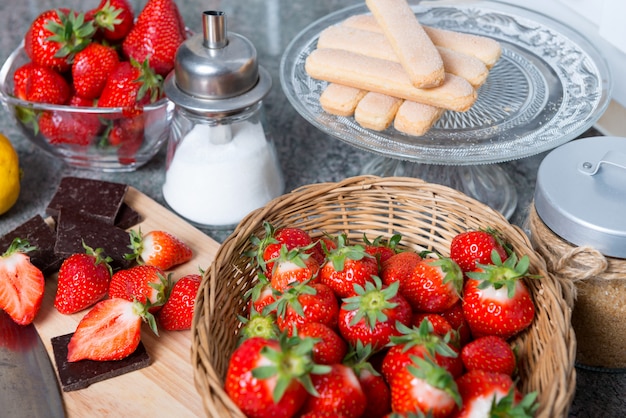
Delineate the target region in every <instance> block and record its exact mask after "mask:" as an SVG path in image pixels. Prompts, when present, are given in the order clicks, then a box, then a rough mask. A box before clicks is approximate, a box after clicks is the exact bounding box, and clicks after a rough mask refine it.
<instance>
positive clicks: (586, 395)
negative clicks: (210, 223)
mask: <svg viewBox="0 0 626 418" xmlns="http://www.w3.org/2000/svg"><path fill="white" fill-rule="evenodd" d="M97 3H98V1H97V0H63V1H61V0H21V1H2V2H0V61H4V60H5V59H6V58H7V56H8V55H9V54H10V52H11V51H12V50H13V49H14V48H16V47H17V46H18V44H19V42H20V41H21V38H22V36H23V35H24V33H25V32H26V29H27V28H28V25H29V23H30V22H31V21H32V20H33V19H34V18H35V17H36V16H37V15H38V14H39V13H41V12H42V11H43V10H46V9H51V8H55V7H61V6H69V7H77V8H82V9H83V10H84V9H88V8H91V7H94V6H96V5H97ZM131 3H132V4H133V6H134V7H135V9H136V10H139V9H140V8H141V7H142V6H143V4H145V0H134V1H131ZM357 3H359V2H356V1H352V0H318V1H294V0H282V1H279V0H246V1H226V0H224V1H217V0H184V1H183V0H180V1H178V4H179V7H180V9H181V13H182V14H183V17H184V19H185V21H186V23H187V25H188V26H189V27H190V28H191V29H192V30H194V31H198V30H199V29H200V22H201V21H200V14H201V12H202V11H203V10H222V11H224V12H226V13H227V14H228V30H230V31H233V32H237V33H239V34H241V35H244V36H246V37H247V38H248V39H250V40H251V41H253V42H254V44H255V46H256V48H257V51H258V54H259V62H260V63H261V65H263V66H264V67H265V68H266V69H267V70H269V72H270V73H271V75H272V79H273V87H272V90H271V92H270V94H269V95H268V97H267V98H266V100H265V101H264V103H265V110H266V116H267V119H268V121H269V123H270V129H271V131H272V133H273V137H274V141H275V144H276V148H277V151H278V156H279V159H280V163H281V166H282V170H283V173H284V175H285V182H286V190H287V191H290V190H293V189H295V188H297V187H299V186H302V185H305V184H310V183H318V182H327V181H338V180H341V179H344V178H346V177H350V176H355V175H359V174H361V173H362V168H363V166H364V165H365V164H366V163H368V162H369V161H371V160H372V158H374V157H375V156H374V155H373V154H371V153H369V152H367V151H362V150H359V149H356V148H354V147H352V146H350V145H347V144H345V143H343V142H341V141H339V140H337V139H335V138H333V137H330V136H328V135H326V134H323V133H322V132H320V131H318V130H317V129H316V128H314V127H313V126H312V125H310V124H309V123H308V122H306V121H305V120H304V119H303V118H302V117H301V116H300V115H298V114H297V113H296V111H295V110H294V109H293V108H292V107H291V105H290V103H289V102H288V100H287V99H286V97H285V95H284V94H283V92H282V90H281V87H280V78H279V64H280V58H281V55H282V52H283V51H284V49H285V47H286V46H287V44H288V43H289V41H290V40H291V39H292V38H293V37H294V36H295V35H297V34H298V33H299V32H300V31H301V30H302V29H304V28H305V27H306V26H308V25H309V24H310V23H312V22H313V21H315V20H317V19H319V18H321V17H323V16H325V15H326V14H328V13H331V12H334V11H336V10H339V9H342V8H344V7H347V6H351V5H353V4H357ZM0 131H1V132H3V133H4V134H5V135H7V136H8V137H9V138H10V139H11V141H12V142H13V144H14V146H15V148H16V149H17V151H18V153H19V156H20V163H21V166H22V168H23V170H24V177H23V180H22V192H21V194H20V197H19V200H18V202H17V204H16V205H15V206H14V207H13V208H12V209H11V210H10V211H9V212H8V213H6V214H4V215H2V216H0V235H1V234H4V233H6V232H8V231H10V230H12V229H13V228H15V227H16V226H18V225H19V224H21V223H22V222H24V221H26V220H27V219H29V218H31V217H32V216H34V215H35V214H41V215H45V214H44V210H45V207H46V205H47V203H48V202H49V200H50V199H51V197H52V195H53V194H54V192H55V189H56V187H57V185H58V184H59V181H60V179H61V178H62V177H63V176H68V175H77V176H82V177H88V178H98V179H103V180H109V181H115V182H122V183H127V184H129V185H131V186H133V187H135V188H137V189H139V190H140V191H142V192H143V193H145V194H147V195H148V196H150V197H152V198H153V199H155V200H156V201H157V202H159V203H161V204H165V203H164V201H163V196H162V192H161V186H162V183H163V180H164V165H165V150H161V152H160V153H159V154H158V155H157V156H156V157H155V158H154V159H153V160H152V161H150V162H149V163H148V164H147V165H145V166H144V167H142V168H140V169H139V170H137V171H136V172H131V173H101V172H90V171H83V170H77V169H72V168H70V167H67V166H64V165H62V164H60V163H59V162H58V161H57V160H54V159H53V158H52V157H49V156H47V155H46V154H44V153H43V152H42V151H40V150H39V149H37V148H35V146H34V145H32V144H31V143H29V142H28V141H27V140H26V139H25V138H24V136H23V135H22V133H21V132H20V131H19V130H18V128H17V125H16V124H15V123H14V122H13V120H12V119H11V117H10V115H9V114H8V113H7V112H6V111H5V110H4V109H2V111H1V113H0ZM595 134H597V132H595V131H594V130H591V131H589V132H588V133H587V135H595ZM544 156H545V153H544V154H540V155H536V156H534V157H529V158H525V159H521V160H517V161H511V162H508V163H503V164H501V166H502V168H503V169H504V170H505V171H506V172H507V173H508V174H509V175H510V176H511V178H512V179H513V181H514V184H515V187H516V189H517V193H518V198H519V203H518V206H517V209H516V211H515V213H513V215H512V216H511V222H512V223H514V224H517V225H520V226H523V225H524V221H525V219H526V213H527V208H528V205H529V204H530V202H531V199H532V194H533V190H534V183H535V176H536V172H537V168H538V166H539V164H540V162H541V160H542V158H543V157H544ZM225 175H227V174H226V173H225ZM207 181H219V179H208V180H207ZM205 232H206V233H207V234H208V235H210V236H211V237H213V238H214V239H216V240H217V241H223V240H224V239H225V238H226V237H227V236H228V235H229V233H230V232H231V231H230V230H205ZM577 376H578V380H577V390H576V397H575V399H574V402H573V404H572V407H571V409H570V416H571V417H623V416H626V373H603V372H593V371H588V370H584V369H577Z"/></svg>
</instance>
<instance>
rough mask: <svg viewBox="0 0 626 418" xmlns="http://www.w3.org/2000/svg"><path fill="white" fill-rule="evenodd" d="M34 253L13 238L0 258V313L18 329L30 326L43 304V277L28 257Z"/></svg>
mask: <svg viewBox="0 0 626 418" xmlns="http://www.w3.org/2000/svg"><path fill="white" fill-rule="evenodd" d="M34 249H35V247H33V246H31V245H30V244H29V243H28V241H26V240H22V239H20V238H16V239H14V240H13V242H12V243H11V245H10V246H9V248H7V250H6V251H5V252H4V253H3V254H2V256H0V309H2V310H3V311H5V312H6V313H7V314H9V316H10V317H11V319H13V321H15V322H16V323H18V324H20V325H28V324H30V323H31V322H33V319H35V316H36V315H37V312H39V308H40V307H41V301H42V300H43V292H44V286H45V283H44V276H43V273H42V272H41V270H39V269H38V268H37V267H35V266H34V265H33V264H32V263H31V262H30V257H29V256H28V252H29V251H32V250H34Z"/></svg>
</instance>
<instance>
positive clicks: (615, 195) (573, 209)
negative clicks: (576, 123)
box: [529, 136, 626, 369]
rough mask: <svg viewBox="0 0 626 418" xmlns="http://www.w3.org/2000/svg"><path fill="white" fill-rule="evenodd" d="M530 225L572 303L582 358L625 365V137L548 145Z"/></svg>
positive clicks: (538, 248)
mask: <svg viewBox="0 0 626 418" xmlns="http://www.w3.org/2000/svg"><path fill="white" fill-rule="evenodd" d="M529 224H530V230H531V240H532V243H533V246H534V247H535V250H536V251H537V252H538V253H540V254H541V255H542V256H543V257H544V259H545V260H546V264H547V266H548V270H549V271H550V272H551V273H552V274H553V275H554V277H556V278H557V279H558V280H560V281H561V284H562V287H563V288H564V289H565V295H564V296H565V298H566V300H567V302H568V304H569V306H570V307H571V308H572V325H573V327H574V331H575V333H576V339H577V357H576V358H577V362H578V363H579V364H580V365H584V366H589V367H595V368H610V369H615V368H626V138H620V137H608V136H607V137H591V138H584V139H580V140H576V141H572V142H569V143H567V144H565V145H563V146H561V147H559V148H556V149H554V150H553V151H551V152H550V153H549V154H548V155H547V156H546V157H545V159H544V160H543V161H542V163H541V165H540V167H539V171H538V173H537V184H536V188H535V195H534V202H533V207H531V209H530V216H529Z"/></svg>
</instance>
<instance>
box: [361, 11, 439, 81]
mask: <svg viewBox="0 0 626 418" xmlns="http://www.w3.org/2000/svg"><path fill="white" fill-rule="evenodd" d="M365 3H366V4H367V7H368V8H369V10H370V11H371V12H372V14H373V15H374V17H375V18H376V21H377V22H378V25H379V26H380V27H381V28H382V30H383V32H384V34H385V36H386V37H387V39H388V40H389V43H390V44H391V47H392V48H393V51H394V52H395V53H396V55H397V56H398V59H399V60H400V63H401V64H402V66H403V67H404V70H405V71H406V72H407V74H408V75H409V80H411V84H413V86H415V87H417V88H430V87H437V86H440V85H441V84H442V83H443V80H444V78H445V70H444V68H443V61H442V60H441V56H440V55H439V52H437V48H435V45H433V43H432V41H431V40H430V38H429V37H428V35H427V34H426V32H425V31H424V29H423V28H422V25H420V23H419V22H418V21H417V17H415V13H413V10H412V9H411V7H410V6H409V4H408V3H407V2H406V0H365Z"/></svg>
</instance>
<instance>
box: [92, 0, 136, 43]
mask: <svg viewBox="0 0 626 418" xmlns="http://www.w3.org/2000/svg"><path fill="white" fill-rule="evenodd" d="M87 15H88V19H93V23H94V25H95V26H96V28H97V29H98V33H101V34H102V35H103V36H104V38H105V39H108V40H109V41H121V40H122V39H124V38H125V37H126V36H127V35H128V33H129V32H130V31H131V29H132V28H133V24H134V22H133V20H134V19H135V13H134V12H133V8H132V6H131V5H130V3H129V2H128V1H127V0H101V1H100V4H99V5H98V7H96V8H95V9H93V10H91V11H90V12H89V13H88V14H87Z"/></svg>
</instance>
